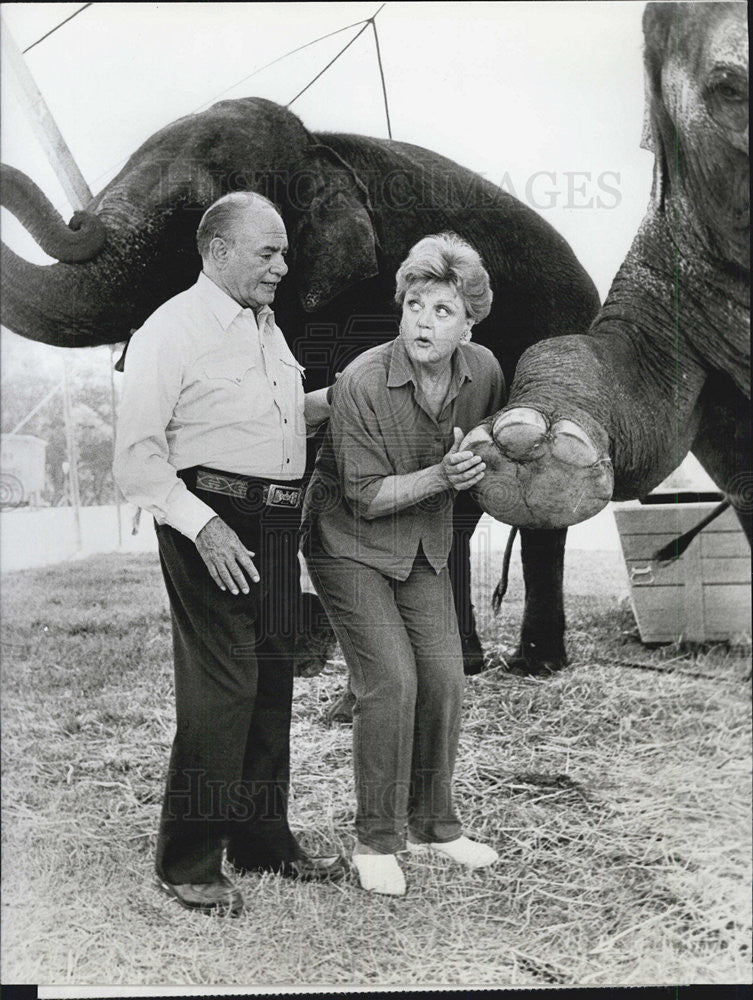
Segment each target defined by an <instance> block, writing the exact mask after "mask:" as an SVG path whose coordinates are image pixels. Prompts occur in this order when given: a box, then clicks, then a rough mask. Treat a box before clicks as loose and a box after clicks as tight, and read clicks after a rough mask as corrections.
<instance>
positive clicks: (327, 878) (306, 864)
mask: <svg viewBox="0 0 753 1000" xmlns="http://www.w3.org/2000/svg"><path fill="white" fill-rule="evenodd" d="M277 871H278V874H279V875H282V877H283V878H292V879H297V880H298V881H299V882H339V881H340V879H342V878H344V877H345V876H346V875H347V874H348V871H349V869H348V862H347V861H346V860H345V858H343V857H342V856H341V855H340V854H333V855H331V856H329V857H324V858H312V857H309V856H308V855H304V856H303V857H300V858H296V859H295V860H294V861H283V862H282V863H281V865H280V867H279V868H278V869H277Z"/></svg>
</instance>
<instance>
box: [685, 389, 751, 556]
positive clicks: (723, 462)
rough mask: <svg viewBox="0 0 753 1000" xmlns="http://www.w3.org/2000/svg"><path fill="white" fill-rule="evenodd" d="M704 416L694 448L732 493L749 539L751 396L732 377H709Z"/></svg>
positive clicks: (716, 479)
mask: <svg viewBox="0 0 753 1000" xmlns="http://www.w3.org/2000/svg"><path fill="white" fill-rule="evenodd" d="M700 402H701V407H702V409H701V420H700V424H699V427H698V434H697V435H696V438H695V440H694V441H693V446H692V449H691V450H692V452H693V454H694V455H695V456H696V458H697V459H698V461H699V462H700V463H701V465H702V466H703V467H704V469H705V470H706V472H708V474H709V475H710V476H711V478H712V479H713V480H714V482H715V483H716V484H717V486H718V487H719V489H720V490H722V492H723V493H726V495H727V496H728V497H729V499H730V501H731V503H732V506H733V507H734V508H735V511H736V512H737V516H738V518H739V519H740V523H741V524H742V526H743V530H744V531H745V534H746V535H747V536H748V542H749V543H750V542H751V534H752V533H753V474H752V473H751V471H750V470H751V431H750V418H751V413H750V400H749V399H746V397H745V396H743V394H742V393H741V392H740V390H739V389H737V388H736V386H734V385H733V384H732V381H731V380H730V379H727V378H726V377H725V378H717V379H713V378H712V379H709V381H708V383H707V384H706V385H705V386H704V389H703V393H702V395H701V400H700Z"/></svg>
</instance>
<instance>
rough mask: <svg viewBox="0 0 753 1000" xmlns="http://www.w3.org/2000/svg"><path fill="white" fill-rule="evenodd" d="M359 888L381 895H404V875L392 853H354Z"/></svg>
mask: <svg viewBox="0 0 753 1000" xmlns="http://www.w3.org/2000/svg"><path fill="white" fill-rule="evenodd" d="M353 866H354V868H355V869H356V871H357V872H358V878H359V879H360V881H361V888H362V889H365V890H366V891H367V892H379V893H381V894H382V895H383V896H404V895H405V875H403V871H402V869H401V867H400V865H399V864H398V863H397V858H396V857H395V855H394V854H354V855H353Z"/></svg>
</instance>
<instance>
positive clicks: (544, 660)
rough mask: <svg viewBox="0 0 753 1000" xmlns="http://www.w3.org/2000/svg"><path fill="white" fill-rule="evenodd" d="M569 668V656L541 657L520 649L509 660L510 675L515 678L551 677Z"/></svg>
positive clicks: (529, 650)
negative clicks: (564, 668)
mask: <svg viewBox="0 0 753 1000" xmlns="http://www.w3.org/2000/svg"><path fill="white" fill-rule="evenodd" d="M566 666H567V656H565V654H564V653H563V654H562V655H561V656H546V655H544V656H539V655H538V654H537V653H536V652H534V651H533V650H531V649H530V648H529V649H526V650H524V649H522V648H520V647H519V648H518V649H517V650H516V652H515V655H514V656H512V657H510V658H509V659H508V660H507V671H506V673H508V674H513V675H514V676H515V677H551V676H552V675H553V674H556V673H557V671H559V670H562V668H563V667H566Z"/></svg>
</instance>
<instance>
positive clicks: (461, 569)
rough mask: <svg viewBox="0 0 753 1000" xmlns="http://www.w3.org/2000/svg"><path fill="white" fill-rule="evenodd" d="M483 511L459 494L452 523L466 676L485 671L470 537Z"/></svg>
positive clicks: (452, 567) (455, 586)
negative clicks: (472, 594)
mask: <svg viewBox="0 0 753 1000" xmlns="http://www.w3.org/2000/svg"><path fill="white" fill-rule="evenodd" d="M481 514H482V511H481V508H480V507H479V506H478V504H477V503H476V502H475V501H474V500H473V499H472V497H471V496H470V495H469V494H468V493H467V492H462V493H460V494H458V497H457V499H456V501H455V509H454V511H453V523H452V548H451V549H450V555H449V558H448V560H447V566H448V569H449V572H450V580H451V582H452V596H453V598H454V601H455V613H456V615H457V619H458V629H459V631H460V643H461V646H462V650H463V670H464V672H465V673H466V674H467V675H471V674H478V673H481V671H482V670H483V669H484V666H485V664H484V650H483V648H482V646H481V640H480V639H479V637H478V633H477V632H476V616H475V615H474V613H473V600H472V597H471V536H472V535H473V532H474V531H475V530H476V525H477V524H478V522H479V520H480V518H481Z"/></svg>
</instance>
